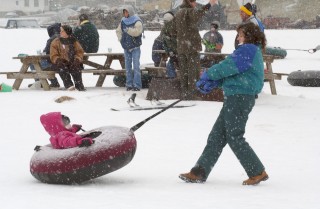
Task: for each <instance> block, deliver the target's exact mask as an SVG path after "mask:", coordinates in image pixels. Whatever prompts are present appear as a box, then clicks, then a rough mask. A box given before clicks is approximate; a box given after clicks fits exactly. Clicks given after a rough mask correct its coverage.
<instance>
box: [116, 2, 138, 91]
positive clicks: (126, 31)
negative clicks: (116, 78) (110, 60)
mask: <svg viewBox="0 0 320 209" xmlns="http://www.w3.org/2000/svg"><path fill="white" fill-rule="evenodd" d="M122 12H123V18H122V19H121V22H120V24H119V26H118V28H117V29H116V34H117V37H118V40H119V41H120V43H121V46H122V48H123V49H124V58H125V65H126V87H127V91H131V90H133V91H140V89H141V88H142V82H141V70H140V55H141V49H140V46H141V44H142V33H143V24H142V20H141V19H140V17H139V16H138V15H136V14H135V11H134V9H133V7H132V6H131V5H126V6H125V7H124V8H123V10H122ZM132 65H133V66H132Z"/></svg>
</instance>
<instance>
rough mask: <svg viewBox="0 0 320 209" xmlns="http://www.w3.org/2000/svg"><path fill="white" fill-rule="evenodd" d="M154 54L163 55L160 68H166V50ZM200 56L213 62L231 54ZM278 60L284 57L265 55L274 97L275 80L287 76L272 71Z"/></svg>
mask: <svg viewBox="0 0 320 209" xmlns="http://www.w3.org/2000/svg"><path fill="white" fill-rule="evenodd" d="M153 52H157V53H159V54H161V62H160V67H162V68H164V67H165V65H164V64H161V63H166V61H167V60H168V54H167V53H166V51H165V50H153ZM200 55H206V56H207V57H208V58H209V59H212V60H219V61H220V60H223V59H225V57H227V56H229V55H230V54H227V53H214V52H201V53H200ZM277 59H283V58H282V57H279V56H273V55H263V60H264V62H265V64H266V69H267V70H266V72H265V74H264V78H265V79H266V80H267V81H268V82H269V85H270V90H271V94H272V95H277V89H276V85H275V81H274V80H281V78H282V76H283V75H287V74H285V73H274V72H273V70H272V63H273V62H274V60H277Z"/></svg>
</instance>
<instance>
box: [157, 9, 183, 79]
mask: <svg viewBox="0 0 320 209" xmlns="http://www.w3.org/2000/svg"><path fill="white" fill-rule="evenodd" d="M173 19H174V15H173V13H172V12H167V13H165V14H164V15H163V21H164V26H163V27H162V29H161V33H160V36H161V37H162V40H163V48H164V50H165V51H166V53H167V55H168V56H169V57H170V59H169V61H168V63H167V66H166V68H167V77H168V78H175V77H177V72H176V69H178V68H179V62H178V52H177V35H176V34H175V32H174V20H173Z"/></svg>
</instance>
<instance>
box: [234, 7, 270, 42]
mask: <svg viewBox="0 0 320 209" xmlns="http://www.w3.org/2000/svg"><path fill="white" fill-rule="evenodd" d="M254 8H255V7H253V5H252V4H251V3H246V4H245V5H242V6H241V7H240V17H241V20H242V23H241V24H244V23H248V22H252V23H254V24H255V25H257V26H259V28H260V30H261V32H264V26H263V24H262V22H261V20H259V19H258V18H257V17H256V16H255V10H254ZM238 44H239V42H238V35H237V36H236V39H235V42H234V46H235V48H237V47H238Z"/></svg>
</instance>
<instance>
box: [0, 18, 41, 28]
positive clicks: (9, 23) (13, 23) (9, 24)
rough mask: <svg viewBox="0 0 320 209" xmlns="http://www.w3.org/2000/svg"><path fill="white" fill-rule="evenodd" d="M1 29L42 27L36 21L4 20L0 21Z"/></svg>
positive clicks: (22, 19) (21, 19) (24, 19)
mask: <svg viewBox="0 0 320 209" xmlns="http://www.w3.org/2000/svg"><path fill="white" fill-rule="evenodd" d="M0 28H7V29H12V28H40V25H39V23H38V21H37V20H36V19H29V18H3V19H0Z"/></svg>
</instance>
